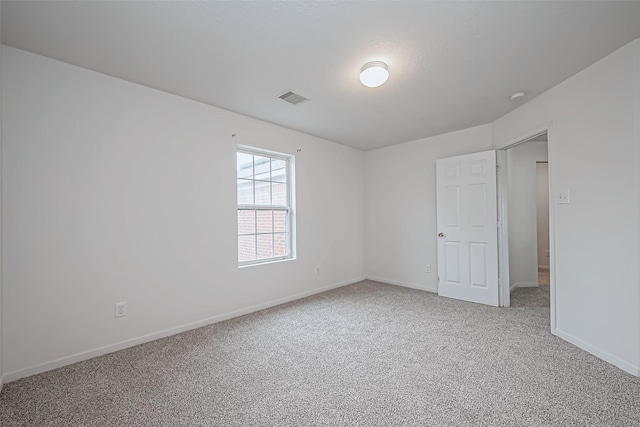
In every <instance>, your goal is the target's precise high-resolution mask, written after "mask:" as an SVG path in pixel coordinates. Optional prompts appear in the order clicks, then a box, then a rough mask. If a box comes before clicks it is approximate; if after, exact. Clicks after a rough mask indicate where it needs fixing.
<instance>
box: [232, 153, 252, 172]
mask: <svg viewBox="0 0 640 427" xmlns="http://www.w3.org/2000/svg"><path fill="white" fill-rule="evenodd" d="M236 170H237V172H238V178H253V156H252V155H251V154H247V153H238V159H237V169H236Z"/></svg>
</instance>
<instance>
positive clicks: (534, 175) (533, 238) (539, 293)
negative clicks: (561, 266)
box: [506, 132, 550, 307]
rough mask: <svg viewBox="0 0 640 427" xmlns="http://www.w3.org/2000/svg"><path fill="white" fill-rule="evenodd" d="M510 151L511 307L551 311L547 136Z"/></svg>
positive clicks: (514, 147) (508, 206) (508, 215)
mask: <svg viewBox="0 0 640 427" xmlns="http://www.w3.org/2000/svg"><path fill="white" fill-rule="evenodd" d="M506 151H507V165H508V166H507V215H506V216H507V221H508V243H509V249H508V250H509V261H508V262H509V292H510V297H511V298H510V300H511V304H510V305H511V306H513V307H549V305H550V292H549V290H550V287H549V274H548V273H549V268H550V267H549V176H548V138H547V133H546V132H545V133H543V134H541V135H538V136H536V137H534V138H531V139H528V140H526V141H524V142H522V143H520V144H517V145H514V146H512V147H509V148H508V149H507V150H506Z"/></svg>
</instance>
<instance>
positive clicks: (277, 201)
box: [271, 182, 287, 206]
mask: <svg viewBox="0 0 640 427" xmlns="http://www.w3.org/2000/svg"><path fill="white" fill-rule="evenodd" d="M271 189H272V192H273V201H272V202H271V203H272V204H273V205H276V206H287V184H281V183H279V182H273V183H271Z"/></svg>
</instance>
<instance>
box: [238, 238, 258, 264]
mask: <svg viewBox="0 0 640 427" xmlns="http://www.w3.org/2000/svg"><path fill="white" fill-rule="evenodd" d="M255 259H256V236H255V235H250V236H238V261H239V262H245V261H254V260H255Z"/></svg>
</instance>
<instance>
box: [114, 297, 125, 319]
mask: <svg viewBox="0 0 640 427" xmlns="http://www.w3.org/2000/svg"><path fill="white" fill-rule="evenodd" d="M126 315H127V302H126V301H124V302H117V303H116V311H115V317H124V316H126Z"/></svg>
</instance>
